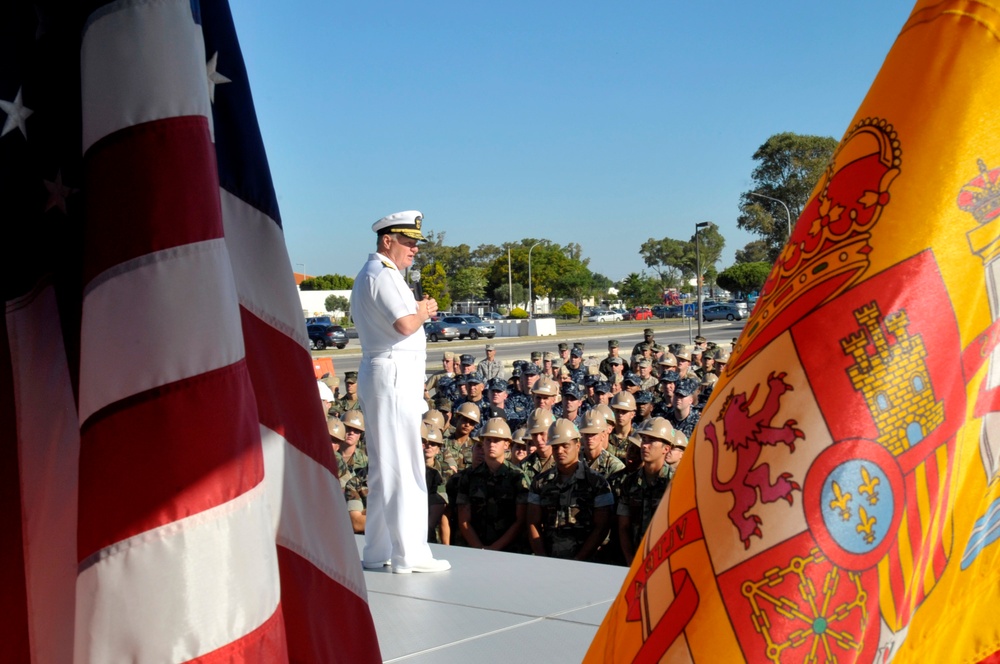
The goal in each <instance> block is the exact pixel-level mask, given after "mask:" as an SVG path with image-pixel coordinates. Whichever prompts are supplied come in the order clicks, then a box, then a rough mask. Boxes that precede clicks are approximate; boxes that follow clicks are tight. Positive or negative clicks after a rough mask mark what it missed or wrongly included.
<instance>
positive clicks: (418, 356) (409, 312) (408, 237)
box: [351, 210, 451, 574]
mask: <svg viewBox="0 0 1000 664" xmlns="http://www.w3.org/2000/svg"><path fill="white" fill-rule="evenodd" d="M421 221H422V215H421V214H420V212H417V211H416V210H408V211H406V212H397V213H395V214H390V215H389V216H387V217H383V218H382V219H379V220H378V221H376V222H375V223H374V224H373V225H372V230H373V231H375V232H376V233H378V243H377V247H376V253H373V254H370V255H369V256H368V262H367V263H365V265H364V267H363V268H361V272H359V273H358V276H357V278H356V279H355V280H354V289H353V291H352V292H351V315H352V317H353V318H354V325H355V327H356V328H357V330H358V338H359V340H360V341H361V350H362V359H361V366H360V367H359V369H358V397H359V398H360V400H361V409H362V411H364V414H365V421H366V423H367V439H368V512H367V517H366V522H365V549H364V560H363V563H364V566H365V567H366V568H368V569H375V568H380V567H382V566H384V565H388V564H391V565H392V571H393V572H394V573H397V574H409V573H410V572H443V571H444V570H447V569H450V568H451V565H450V564H449V563H448V561H447V560H437V559H435V558H434V556H433V554H432V553H431V550H430V547H429V546H428V545H427V485H426V483H425V479H424V478H425V474H426V468H425V465H424V455H423V450H422V447H421V442H420V419H421V417H422V415H423V413H424V412H425V411H426V410H427V404H426V402H425V401H424V399H423V395H424V372H425V370H426V359H427V340H426V337H425V336H424V330H423V323H424V321H426V320H429V319H430V317H431V316H433V315H434V314H436V313H437V308H438V306H437V302H436V301H435V300H433V299H431V298H428V297H424V298H423V299H421V300H419V301H418V300H415V299H414V297H413V294H412V293H411V292H410V289H409V288H408V287H407V285H406V281H405V280H404V279H403V275H402V273H401V271H402V270H405V269H406V268H408V267H410V265H412V264H413V259H414V257H416V255H417V251H418V249H417V243H418V242H419V241H423V240H425V238H424V236H423V234H422V233H421V232H420V224H421Z"/></svg>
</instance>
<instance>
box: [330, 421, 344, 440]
mask: <svg viewBox="0 0 1000 664" xmlns="http://www.w3.org/2000/svg"><path fill="white" fill-rule="evenodd" d="M326 426H327V428H328V429H329V430H330V438H336V439H337V440H339V441H341V442H343V441H344V440H346V439H347V431H345V430H344V423H343V422H341V421H340V419H338V418H336V417H330V418H328V419H327V420H326Z"/></svg>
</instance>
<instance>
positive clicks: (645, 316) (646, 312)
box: [625, 307, 653, 320]
mask: <svg viewBox="0 0 1000 664" xmlns="http://www.w3.org/2000/svg"><path fill="white" fill-rule="evenodd" d="M652 317H653V312H652V310H650V308H649V307H635V308H634V309H632V310H631V311H629V312H628V313H627V314H626V315H625V320H649V319H651V318H652Z"/></svg>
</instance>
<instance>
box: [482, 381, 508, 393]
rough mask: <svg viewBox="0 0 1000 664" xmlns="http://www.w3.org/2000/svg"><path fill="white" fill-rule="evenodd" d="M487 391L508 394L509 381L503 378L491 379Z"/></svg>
mask: <svg viewBox="0 0 1000 664" xmlns="http://www.w3.org/2000/svg"><path fill="white" fill-rule="evenodd" d="M486 389H487V390H489V391H491V392H506V391H507V381H505V380H504V379H503V378H490V379H489V380H488V381H486Z"/></svg>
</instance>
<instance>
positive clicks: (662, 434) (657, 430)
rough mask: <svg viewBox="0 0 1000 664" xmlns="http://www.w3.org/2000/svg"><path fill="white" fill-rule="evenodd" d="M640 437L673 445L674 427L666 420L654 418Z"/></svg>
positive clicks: (640, 433) (641, 432)
mask: <svg viewBox="0 0 1000 664" xmlns="http://www.w3.org/2000/svg"><path fill="white" fill-rule="evenodd" d="M639 435H640V436H643V437H646V438H655V439H656V440H661V441H663V442H665V443H671V444H672V443H673V442H674V439H675V435H674V427H673V425H672V424H670V422H668V421H667V419H666V418H663V417H654V418H653V419H651V420H649V421H648V423H647V424H646V426H645V427H643V429H642V431H640V432H639Z"/></svg>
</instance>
